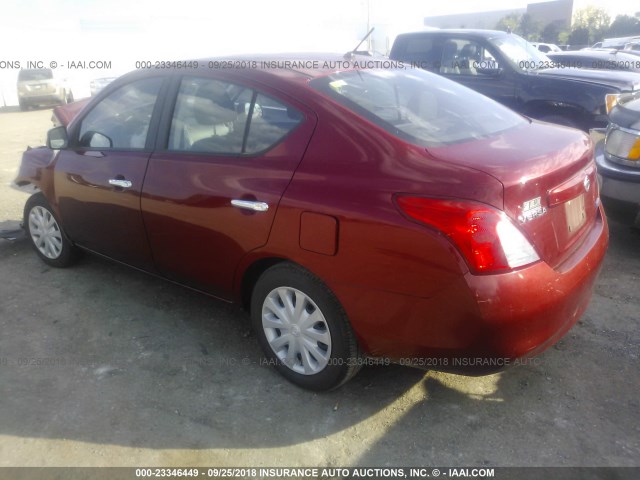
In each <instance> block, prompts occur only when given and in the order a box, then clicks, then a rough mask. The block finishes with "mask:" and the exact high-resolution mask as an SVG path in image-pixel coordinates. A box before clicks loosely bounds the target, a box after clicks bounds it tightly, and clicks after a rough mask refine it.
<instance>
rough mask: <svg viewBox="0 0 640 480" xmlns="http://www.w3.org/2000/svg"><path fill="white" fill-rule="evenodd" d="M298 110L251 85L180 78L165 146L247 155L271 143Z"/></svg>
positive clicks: (299, 116) (295, 117) (293, 122)
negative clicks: (254, 88) (244, 85)
mask: <svg viewBox="0 0 640 480" xmlns="http://www.w3.org/2000/svg"><path fill="white" fill-rule="evenodd" d="M301 121H302V114H300V113H299V112H298V111H297V110H295V109H293V108H291V107H289V106H287V105H285V104H284V103H282V102H280V101H279V100H276V99H274V98H271V97H269V96H267V95H264V94H262V93H258V92H256V91H255V90H253V89H250V88H246V87H243V86H240V85H236V84H231V83H227V82H222V81H219V80H214V79H210V78H190V77H187V78H184V79H183V80H182V83H181V85H180V90H179V92H178V98H177V100H176V106H175V109H174V113H173V120H172V122H171V130H170V132H169V141H168V145H167V147H168V149H169V150H174V151H188V152H198V153H214V154H231V155H239V154H253V153H258V152H261V151H264V150H267V149H269V148H271V147H273V146H275V145H276V144H277V143H278V142H279V141H280V140H282V139H283V138H284V137H285V136H286V135H287V134H288V133H289V132H290V131H292V130H293V129H294V128H295V127H296V126H297V125H298V124H299V123H300V122H301Z"/></svg>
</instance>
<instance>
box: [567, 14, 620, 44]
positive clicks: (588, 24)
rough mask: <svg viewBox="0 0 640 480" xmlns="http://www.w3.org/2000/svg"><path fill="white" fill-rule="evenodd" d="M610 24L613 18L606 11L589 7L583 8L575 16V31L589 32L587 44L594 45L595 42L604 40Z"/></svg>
mask: <svg viewBox="0 0 640 480" xmlns="http://www.w3.org/2000/svg"><path fill="white" fill-rule="evenodd" d="M610 23H611V17H610V16H609V14H608V13H607V12H606V11H605V10H604V9H602V8H597V7H594V6H588V7H585V8H581V9H580V10H578V11H577V12H576V13H575V15H574V16H573V31H576V30H577V29H585V30H586V31H587V32H588V37H587V41H586V42H585V44H592V43H593V42H596V41H599V40H602V38H603V37H604V34H605V33H606V32H607V30H608V29H609V24H610ZM572 34H573V32H572ZM580 35H582V34H580ZM571 43H574V42H571Z"/></svg>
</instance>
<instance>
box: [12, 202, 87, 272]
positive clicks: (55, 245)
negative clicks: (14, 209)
mask: <svg viewBox="0 0 640 480" xmlns="http://www.w3.org/2000/svg"><path fill="white" fill-rule="evenodd" d="M24 228H25V230H26V231H27V237H28V238H29V241H30V242H31V245H32V246H33V248H34V250H35V251H36V253H37V254H38V256H39V257H40V258H41V259H42V260H43V261H44V262H45V263H47V264H49V265H51V266H53V267H61V268H62V267H68V266H69V265H71V264H72V263H73V262H74V261H75V260H76V259H77V256H78V251H77V249H76V247H74V246H73V245H72V244H71V242H70V241H69V239H68V238H67V236H66V235H65V234H64V232H63V230H62V228H61V227H60V221H59V220H58V218H57V217H56V216H55V214H54V213H53V210H52V209H51V207H50V206H49V202H47V200H46V199H45V198H44V195H43V194H42V193H36V194H35V195H32V196H31V197H30V198H29V200H27V203H26V205H25V206H24Z"/></svg>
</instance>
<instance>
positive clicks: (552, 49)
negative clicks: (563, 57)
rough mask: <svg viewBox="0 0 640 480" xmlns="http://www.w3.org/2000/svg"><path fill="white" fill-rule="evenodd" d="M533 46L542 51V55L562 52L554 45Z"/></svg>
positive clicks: (539, 44) (536, 43)
mask: <svg viewBox="0 0 640 480" xmlns="http://www.w3.org/2000/svg"><path fill="white" fill-rule="evenodd" d="M531 45H533V46H534V47H536V48H537V49H538V50H540V51H541V52H542V53H548V52H561V51H562V49H561V48H560V47H559V46H557V45H555V44H553V43H538V42H535V43H532V44H531Z"/></svg>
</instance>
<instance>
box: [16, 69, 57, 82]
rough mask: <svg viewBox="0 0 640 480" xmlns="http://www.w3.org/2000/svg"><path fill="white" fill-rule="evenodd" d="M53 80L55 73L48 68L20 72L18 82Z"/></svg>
mask: <svg viewBox="0 0 640 480" xmlns="http://www.w3.org/2000/svg"><path fill="white" fill-rule="evenodd" d="M52 78H53V72H52V71H51V70H50V69H48V68H42V69H37V70H20V73H18V80H19V81H21V82H24V81H28V80H50V79H52Z"/></svg>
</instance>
